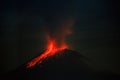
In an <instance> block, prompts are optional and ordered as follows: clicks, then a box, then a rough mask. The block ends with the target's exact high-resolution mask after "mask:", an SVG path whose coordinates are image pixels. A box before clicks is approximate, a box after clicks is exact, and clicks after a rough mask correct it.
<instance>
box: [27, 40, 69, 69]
mask: <svg viewBox="0 0 120 80" xmlns="http://www.w3.org/2000/svg"><path fill="white" fill-rule="evenodd" d="M66 48H68V46H67V45H66V44H64V43H62V44H60V45H58V44H57V42H56V40H55V39H49V40H48V45H47V49H46V50H45V52H44V53H43V54H41V55H40V56H38V57H36V58H34V59H33V60H32V61H30V62H29V63H28V64H27V68H30V67H33V66H35V65H36V64H40V63H42V61H43V60H44V59H46V58H47V57H50V56H53V55H55V53H56V52H58V51H61V50H64V49H66Z"/></svg>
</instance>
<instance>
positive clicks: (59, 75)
mask: <svg viewBox="0 0 120 80" xmlns="http://www.w3.org/2000/svg"><path fill="white" fill-rule="evenodd" d="M43 53H44V51H43V52H42V53H41V55H42V54H43ZM84 59H86V57H84V56H83V55H80V53H79V52H76V51H73V50H69V49H64V50H62V51H59V52H56V54H55V55H54V56H52V57H48V58H47V59H45V60H44V61H43V62H42V63H41V64H36V65H35V66H33V67H29V68H28V67H26V65H27V64H28V63H29V62H31V60H30V61H28V62H27V63H25V64H24V65H22V66H20V67H18V68H17V69H16V70H14V71H12V72H10V73H8V74H6V75H5V76H3V77H2V78H1V79H0V80H119V79H118V76H117V77H116V75H113V74H112V75H111V74H109V75H108V73H107V74H105V75H103V73H102V74H100V73H99V75H98V73H94V72H93V71H92V69H91V68H90V67H89V66H88V65H87V64H86V63H85V62H84ZM32 60H33V59H32Z"/></svg>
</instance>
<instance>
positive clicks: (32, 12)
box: [0, 0, 120, 73]
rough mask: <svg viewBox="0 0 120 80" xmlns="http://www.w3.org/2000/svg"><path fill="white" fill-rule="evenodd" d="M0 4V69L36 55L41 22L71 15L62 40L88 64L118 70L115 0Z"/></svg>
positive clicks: (33, 0) (42, 41)
mask: <svg viewBox="0 0 120 80" xmlns="http://www.w3.org/2000/svg"><path fill="white" fill-rule="evenodd" d="M0 8H1V9H0V47H1V48H0V62H1V63H0V73H6V72H8V71H11V70H13V69H15V68H17V67H18V66H20V65H21V64H23V63H25V62H27V61H28V60H30V59H31V58H34V57H35V56H37V55H39V53H40V52H41V51H43V50H44V49H45V44H46V39H45V33H46V27H45V25H46V24H48V23H51V22H52V23H57V21H59V19H61V18H62V19H64V18H74V19H75V24H74V26H73V27H72V31H73V34H71V35H69V36H67V37H66V42H67V43H68V44H69V45H70V46H71V47H72V48H73V49H74V50H75V51H78V52H80V53H81V54H83V55H85V56H86V57H88V60H89V61H87V63H88V64H89V66H91V67H92V68H94V69H97V70H108V71H112V72H115V73H120V68H119V67H120V64H119V61H120V58H119V57H120V54H119V53H120V46H119V45H120V42H119V37H120V33H119V14H118V12H119V8H120V7H119V4H118V2H117V1H116V0H8V1H7V0H3V1H0ZM47 28H50V30H54V31H55V30H56V28H60V27H57V26H53V27H47Z"/></svg>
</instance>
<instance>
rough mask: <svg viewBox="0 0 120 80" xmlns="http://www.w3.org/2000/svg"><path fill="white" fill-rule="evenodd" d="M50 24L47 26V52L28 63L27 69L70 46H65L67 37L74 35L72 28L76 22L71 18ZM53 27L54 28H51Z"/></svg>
mask: <svg viewBox="0 0 120 80" xmlns="http://www.w3.org/2000/svg"><path fill="white" fill-rule="evenodd" d="M48 24H49V25H46V26H47V27H46V30H47V31H46V32H47V36H46V37H47V46H46V50H45V51H44V52H43V53H42V54H41V55H40V56H38V57H36V58H34V59H33V60H32V61H30V62H28V64H27V68H30V67H33V66H35V65H36V64H41V63H42V62H43V60H45V59H46V58H48V57H51V56H53V55H55V54H57V52H59V51H61V50H64V49H66V48H68V46H67V45H66V44H65V37H66V36H67V35H69V34H71V33H72V31H71V27H72V26H73V24H74V20H73V19H70V18H63V20H61V19H60V20H58V21H53V22H50V23H48ZM54 25H55V26H54ZM51 26H53V27H52V28H51ZM56 26H57V27H56Z"/></svg>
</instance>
